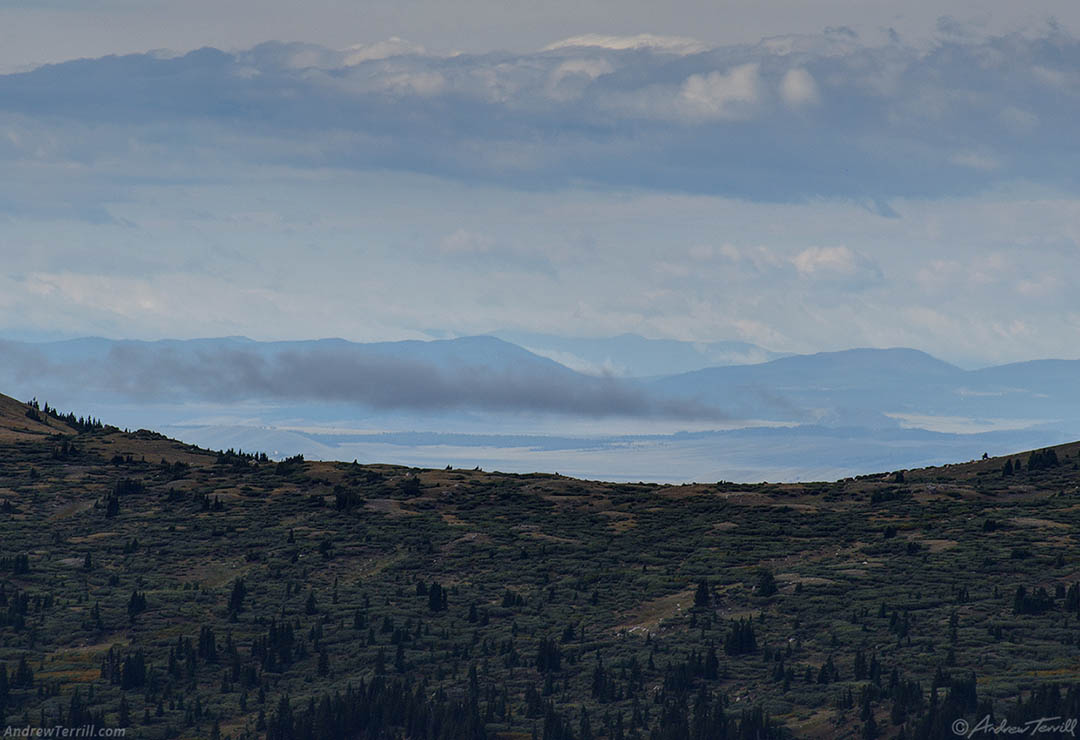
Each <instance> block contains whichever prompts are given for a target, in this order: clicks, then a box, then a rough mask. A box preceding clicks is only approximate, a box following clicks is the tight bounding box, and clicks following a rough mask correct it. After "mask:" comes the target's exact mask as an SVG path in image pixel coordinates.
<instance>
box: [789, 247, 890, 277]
mask: <svg viewBox="0 0 1080 740" xmlns="http://www.w3.org/2000/svg"><path fill="white" fill-rule="evenodd" d="M791 263H792V264H793V265H794V266H795V269H796V270H797V271H798V273H799V275H801V276H803V277H806V278H824V279H837V278H843V279H856V280H861V281H877V280H880V279H881V278H882V275H881V270H880V269H879V268H878V267H877V265H875V264H874V262H873V260H871V259H870V258H869V257H867V256H866V255H863V254H860V253H858V252H854V251H852V250H851V249H848V248H847V247H842V246H841V247H810V248H808V249H804V250H802V251H801V252H799V253H798V254H796V255H795V256H794V257H792V259H791Z"/></svg>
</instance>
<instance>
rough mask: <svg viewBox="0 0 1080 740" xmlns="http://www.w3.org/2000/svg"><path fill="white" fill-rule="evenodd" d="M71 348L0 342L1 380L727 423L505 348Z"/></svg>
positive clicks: (151, 393) (484, 344) (180, 394)
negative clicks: (710, 420)
mask: <svg viewBox="0 0 1080 740" xmlns="http://www.w3.org/2000/svg"><path fill="white" fill-rule="evenodd" d="M66 344H67V343H60V344H59V345H39V346H35V345H31V344H23V343H19V342H0V377H3V378H5V379H9V380H8V382H12V383H14V384H15V385H17V386H19V387H20V388H28V389H29V388H33V389H35V390H34V391H33V392H36V393H37V394H38V395H40V396H42V397H47V393H48V390H49V389H61V390H62V391H63V392H64V393H65V394H66V395H70V394H72V393H73V392H75V391H74V389H78V391H77V392H78V393H81V394H83V396H84V397H88V398H93V397H95V396H98V395H101V396H103V397H105V398H109V399H113V400H126V401H137V402H200V401H208V402H213V403H224V404H228V403H236V402H241V401H250V400H256V401H263V402H266V401H269V402H318V403H344V404H352V405H356V406H361V407H365V408H369V409H374V410H378V411H393V410H400V411H422V412H432V411H454V410H476V411H486V412H509V413H514V412H527V413H554V414H572V415H576V416H585V417H609V416H616V417H617V416H624V417H639V418H668V419H687V420H708V419H712V420H718V419H722V418H725V417H724V414H723V413H721V412H720V411H719V410H717V409H716V408H714V407H711V406H709V405H703V404H698V403H695V402H692V401H687V400H669V399H661V398H659V397H656V396H654V395H651V394H650V393H648V392H647V391H646V390H645V389H644V388H642V387H641V386H639V385H637V384H635V383H633V382H631V381H626V380H620V379H617V378H596V377H590V376H585V375H581V374H578V373H575V372H573V371H571V370H568V369H567V368H565V367H563V366H561V365H559V364H557V363H554V362H551V361H549V360H545V359H543V358H540V357H537V356H535V355H532V354H530V353H528V352H525V351H524V350H520V349H519V348H517V347H514V346H513V345H509V344H505V343H503V342H499V341H498V340H494V339H491V340H487V339H479V338H477V339H471V340H470V339H466V340H450V341H447V342H433V343H418V342H417V343H413V342H406V343H390V344H385V345H357V344H350V343H346V342H329V343H328V342H299V343H282V344H271V345H258V344H254V343H245V342H232V341H229V340H220V341H214V340H209V341H207V342H201V341H196V342H166V343H141V342H122V343H112V342H107V341H104V340H87V341H86V342H85V343H82V344H81V345H79V346H70V345H69V346H65V345H66ZM245 345H247V346H245ZM485 354H487V355H488V357H487V359H488V362H485V359H484V356H485ZM470 356H471V359H470Z"/></svg>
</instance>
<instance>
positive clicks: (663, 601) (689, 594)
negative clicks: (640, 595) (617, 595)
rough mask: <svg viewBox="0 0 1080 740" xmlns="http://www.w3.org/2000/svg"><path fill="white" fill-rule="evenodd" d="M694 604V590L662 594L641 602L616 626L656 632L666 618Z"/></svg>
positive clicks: (631, 630)
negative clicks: (667, 594)
mask: <svg viewBox="0 0 1080 740" xmlns="http://www.w3.org/2000/svg"><path fill="white" fill-rule="evenodd" d="M693 605H694V590H693V589H690V588H688V589H686V590H685V591H679V592H678V593H675V594H671V595H669V596H661V597H660V598H658V599H652V600H651V601H646V602H644V603H642V604H639V605H638V606H637V607H635V608H634V609H631V610H630V611H629V612H627V614H626V615H625V616H624V617H623V619H622V621H621V622H620V623H619V624H618V625H616V626H615V631H617V632H618V631H622V630H626V631H627V632H630V633H634V632H655V631H656V629H657V627H659V626H660V623H661V622H662V621H664V620H665V619H670V618H671V617H676V616H678V615H680V614H682V613H683V612H685V611H687V610H688V609H690V608H691V607H692V606H693Z"/></svg>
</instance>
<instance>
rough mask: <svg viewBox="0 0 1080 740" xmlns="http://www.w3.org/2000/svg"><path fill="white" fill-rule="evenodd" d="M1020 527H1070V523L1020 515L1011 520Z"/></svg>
mask: <svg viewBox="0 0 1080 740" xmlns="http://www.w3.org/2000/svg"><path fill="white" fill-rule="evenodd" d="M1009 521H1010V522H1012V523H1013V524H1015V525H1017V526H1019V527H1042V528H1045V529H1070V525H1068V524H1065V523H1064V522H1055V521H1052V520H1050V519H1036V518H1035V517H1030V516H1018V517H1015V518H1013V519H1010V520H1009Z"/></svg>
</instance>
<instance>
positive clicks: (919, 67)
mask: <svg viewBox="0 0 1080 740" xmlns="http://www.w3.org/2000/svg"><path fill="white" fill-rule="evenodd" d="M945 26H947V28H948V30H949V33H947V34H944V33H943V35H942V36H941V37H939V40H938V41H937V42H935V43H934V44H933V45H931V46H930V47H929V48H922V49H916V48H913V47H907V46H904V45H902V44H900V43H899V42H893V43H889V44H886V45H881V46H867V45H863V44H862V43H861V42H860V41H859V40H858V39H857V38H856V37H854V36H853V35H851V34H847V33H839V32H837V31H836V30H835V29H834V30H833V31H832V32H830V33H825V34H823V35H821V36H802V37H790V38H777V39H767V40H765V41H762V42H761V43H759V44H756V45H743V46H731V47H721V48H708V47H706V46H704V45H702V44H699V43H691V41H690V40H686V39H674V40H672V39H665V38H663V37H646V36H642V37H633V38H630V39H626V38H621V37H600V36H587V37H581V38H579V39H576V40H572V41H570V42H566V43H563V44H556V45H553V46H552V47H550V48H548V49H546V50H543V51H540V52H535V53H524V54H522V53H508V52H497V53H487V54H460V55H455V56H441V55H435V54H430V53H426V52H424V51H423V49H421V48H420V47H416V46H413V45H410V44H408V43H406V42H402V41H400V40H396V41H394V42H392V43H390V42H388V43H384V44H381V45H371V46H368V47H355V48H351V49H346V50H343V51H336V50H331V49H326V48H322V47H318V46H314V45H310V44H285V43H277V42H274V43H267V44H262V45H259V46H256V47H254V48H252V49H250V50H247V51H242V52H235V53H229V52H224V51H220V50H217V49H212V48H205V49H200V50H197V51H193V52H191V53H188V54H184V55H180V56H165V55H160V54H135V55H128V56H119V57H105V58H101V59H89V60H79V61H74V62H68V63H63V64H56V65H49V66H43V67H40V68H38V69H35V70H32V71H30V72H25V73H20V74H9V75H3V76H0V134H3V135H0V158H2V159H3V160H5V161H8V162H9V163H12V162H23V163H25V162H27V161H33V162H39V161H42V162H64V161H70V162H79V163H83V164H91V163H93V164H96V165H100V164H102V163H109V164H111V165H112V166H114V167H117V170H116V174H117V175H120V176H122V177H131V176H136V177H142V178H146V177H151V176H152V177H155V178H160V177H161V176H162V174H161V172H162V170H159V169H157V168H160V167H162V164H163V163H166V162H167V163H174V164H175V163H183V162H185V161H188V160H192V161H198V160H200V159H201V158H203V157H204V156H205V154H206V152H208V151H213V152H215V153H216V155H217V156H224V157H226V158H234V159H236V160H239V161H244V162H248V163H252V162H254V163H274V164H285V165H290V166H298V167H334V168H347V169H389V170H399V171H405V172H423V173H429V174H434V175H438V176H441V177H448V178H452V179H458V180H462V181H468V182H487V183H496V184H499V185H504V186H510V187H515V188H525V189H534V188H559V187H563V186H567V185H570V184H573V183H580V182H586V183H593V184H594V185H598V186H604V187H613V188H624V187H635V188H638V187H645V188H653V189H659V190H672V191H679V192H693V193H708V194H717V195H727V196H734V197H739V198H749V199H753V200H762V201H790V200H801V199H806V198H814V197H842V198H852V199H857V200H859V201H861V202H870V203H873V204H875V206H874V207H875V208H876V209H877V210H878V211H879V212H882V213H889V206H888V203H887V199H889V198H893V197H924V196H926V197H935V196H942V195H952V194H967V193H973V192H979V191H982V190H985V189H987V188H992V187H994V186H996V185H998V184H1000V183H1004V182H1011V181H1017V180H1024V181H1031V182H1038V183H1042V184H1046V185H1050V186H1054V187H1064V188H1067V189H1070V190H1074V189H1075V187H1076V185H1077V179H1076V174H1075V173H1076V172H1077V167H1076V165H1077V162H1076V161H1075V159H1076V155H1075V154H1074V153H1073V151H1074V149H1075V148H1074V147H1072V146H1071V142H1072V139H1073V136H1074V134H1073V125H1074V121H1075V120H1076V117H1077V114H1078V113H1080V42H1078V41H1077V39H1076V38H1074V37H1073V36H1071V35H1069V34H1068V33H1067V32H1065V31H1063V30H1061V29H1060V28H1057V27H1054V26H1052V25H1051V26H1048V27H1047V28H1045V29H1044V30H1042V31H1040V32H1038V33H1027V34H1020V33H1015V34H1009V35H1002V36H995V37H981V36H976V35H974V34H961V33H958V32H957V29H958V28H959V27H958V26H957V25H956V23H955V22H947V23H945ZM631 42H633V43H631ZM676 42H678V43H676ZM72 133H74V134H75V135H71V134H72ZM168 169H169V168H166V169H165V170H164V171H166V172H167V171H168ZM188 174H189V176H191V174H192V173H188ZM166 176H167V175H166ZM196 176H197V175H196ZM12 207H14V206H12V205H10V204H9V205H7V206H5V208H6V209H8V210H10V209H11V208H12ZM26 207H27V208H29V207H30V206H29V204H26ZM87 212H88V213H94V211H87Z"/></svg>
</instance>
